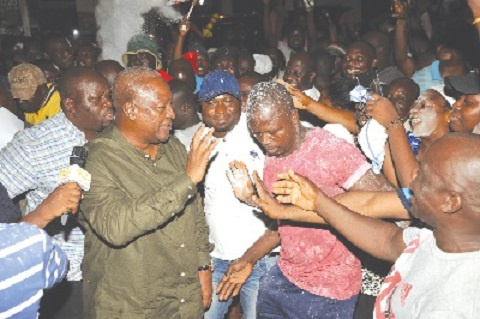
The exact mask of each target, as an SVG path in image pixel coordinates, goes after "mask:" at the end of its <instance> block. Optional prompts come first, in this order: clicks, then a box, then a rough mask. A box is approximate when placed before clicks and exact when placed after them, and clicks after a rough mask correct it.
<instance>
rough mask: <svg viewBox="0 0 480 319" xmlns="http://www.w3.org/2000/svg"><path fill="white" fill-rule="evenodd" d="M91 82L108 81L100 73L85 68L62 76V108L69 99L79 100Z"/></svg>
mask: <svg viewBox="0 0 480 319" xmlns="http://www.w3.org/2000/svg"><path fill="white" fill-rule="evenodd" d="M91 82H102V83H103V82H106V80H105V79H104V78H103V76H102V75H101V74H100V73H98V72H96V71H95V70H92V69H91V68H88V67H84V66H77V67H73V68H71V69H69V70H67V71H66V72H65V73H64V74H62V76H61V77H60V80H59V83H58V91H59V93H60V97H61V104H62V107H63V106H64V102H65V101H66V99H67V98H70V99H74V100H76V99H77V98H78V97H77V94H78V93H79V92H80V91H83V90H84V86H85V85H89V84H90V83H91Z"/></svg>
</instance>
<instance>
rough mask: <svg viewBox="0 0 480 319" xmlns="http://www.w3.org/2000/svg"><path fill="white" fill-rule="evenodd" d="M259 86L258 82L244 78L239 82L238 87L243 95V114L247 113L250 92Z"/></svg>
mask: <svg viewBox="0 0 480 319" xmlns="http://www.w3.org/2000/svg"><path fill="white" fill-rule="evenodd" d="M255 84H257V81H255V80H253V79H251V78H248V77H244V78H240V79H239V80H238V86H240V94H241V97H242V98H241V101H242V112H245V109H246V107H247V99H248V95H249V94H250V91H252V89H253V86H254V85H255Z"/></svg>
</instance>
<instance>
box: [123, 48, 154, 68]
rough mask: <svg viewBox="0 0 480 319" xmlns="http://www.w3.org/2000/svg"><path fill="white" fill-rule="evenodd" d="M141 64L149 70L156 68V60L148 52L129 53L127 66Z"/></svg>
mask: <svg viewBox="0 0 480 319" xmlns="http://www.w3.org/2000/svg"><path fill="white" fill-rule="evenodd" d="M133 66H141V67H146V68H149V69H151V70H156V69H157V60H156V59H155V57H154V56H153V55H152V54H150V53H148V52H138V53H137V54H129V55H128V60H127V67H133Z"/></svg>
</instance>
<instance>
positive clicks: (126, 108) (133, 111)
mask: <svg viewBox="0 0 480 319" xmlns="http://www.w3.org/2000/svg"><path fill="white" fill-rule="evenodd" d="M122 110H123V112H124V113H125V115H126V116H127V117H128V119H129V120H130V121H135V120H136V118H137V115H138V107H137V106H136V105H135V104H134V103H132V102H130V101H128V102H125V104H123V106H122Z"/></svg>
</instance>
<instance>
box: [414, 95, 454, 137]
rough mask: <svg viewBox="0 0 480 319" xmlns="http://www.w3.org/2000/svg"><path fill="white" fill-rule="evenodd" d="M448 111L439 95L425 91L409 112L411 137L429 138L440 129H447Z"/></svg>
mask: <svg viewBox="0 0 480 319" xmlns="http://www.w3.org/2000/svg"><path fill="white" fill-rule="evenodd" d="M448 115H449V110H448V108H446V107H445V100H444V98H443V97H442V96H441V95H440V93H438V92H436V91H433V90H427V91H426V92H424V93H422V94H421V95H420V97H419V98H418V99H417V101H416V102H415V104H414V107H413V108H412V110H411V112H410V121H411V125H412V129H413V135H414V136H415V137H420V138H429V137H430V136H432V134H433V133H434V132H435V131H437V130H438V129H439V128H441V127H448V118H449V116H448Z"/></svg>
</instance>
